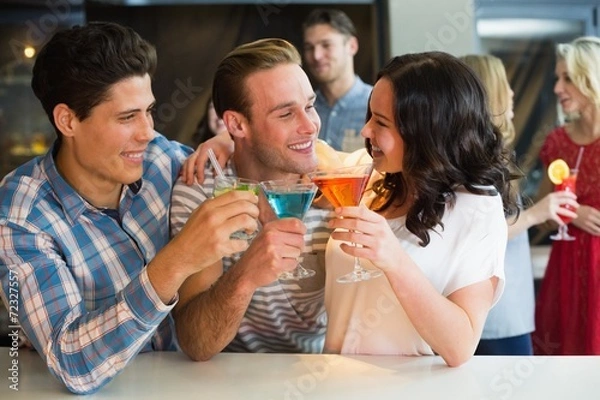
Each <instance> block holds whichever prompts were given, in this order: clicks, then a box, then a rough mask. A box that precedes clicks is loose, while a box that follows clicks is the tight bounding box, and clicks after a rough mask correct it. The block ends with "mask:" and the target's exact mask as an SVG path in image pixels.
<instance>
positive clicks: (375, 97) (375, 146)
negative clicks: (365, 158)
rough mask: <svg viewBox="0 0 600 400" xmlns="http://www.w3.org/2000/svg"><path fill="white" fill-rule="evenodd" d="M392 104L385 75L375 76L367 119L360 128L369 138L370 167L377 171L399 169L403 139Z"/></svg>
mask: <svg viewBox="0 0 600 400" xmlns="http://www.w3.org/2000/svg"><path fill="white" fill-rule="evenodd" d="M394 104H395V101H394V92H393V86H392V83H391V82H390V81H389V79H387V78H382V79H379V80H378V81H377V83H375V86H374V87H373V92H372V93H371V99H370V101H369V109H370V111H371V118H369V120H368V121H367V123H366V124H365V127H364V128H363V129H362V131H361V135H362V136H364V137H365V138H367V139H370V140H371V146H372V149H371V150H372V151H371V155H372V156H373V166H374V168H375V169H376V170H377V171H379V172H389V173H395V172H400V171H402V162H403V160H404V141H403V140H402V137H401V136H400V132H399V131H398V128H397V124H396V122H395V121H396V120H395V117H394Z"/></svg>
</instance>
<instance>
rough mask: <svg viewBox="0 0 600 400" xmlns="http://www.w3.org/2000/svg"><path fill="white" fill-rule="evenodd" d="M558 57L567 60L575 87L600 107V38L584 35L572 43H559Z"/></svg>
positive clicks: (557, 48)
mask: <svg viewBox="0 0 600 400" xmlns="http://www.w3.org/2000/svg"><path fill="white" fill-rule="evenodd" d="M556 57H557V59H558V60H564V61H565V63H566V66H567V71H568V73H569V78H571V81H572V82H573V84H574V85H575V87H577V89H579V91H580V92H581V93H582V94H583V95H584V96H585V97H587V98H588V99H590V100H591V101H592V102H593V103H594V104H595V105H596V107H600V39H599V38H597V37H595V36H583V37H580V38H577V39H575V40H573V41H572V42H571V43H563V44H559V45H558V46H557V47H556Z"/></svg>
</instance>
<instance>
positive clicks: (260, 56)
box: [212, 38, 302, 118]
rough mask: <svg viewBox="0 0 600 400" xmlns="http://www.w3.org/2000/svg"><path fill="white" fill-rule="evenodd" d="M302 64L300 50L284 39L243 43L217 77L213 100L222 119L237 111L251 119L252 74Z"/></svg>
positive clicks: (233, 52)
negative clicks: (227, 111)
mask: <svg viewBox="0 0 600 400" xmlns="http://www.w3.org/2000/svg"><path fill="white" fill-rule="evenodd" d="M284 64H297V65H302V58H301V57H300V53H298V50H297V49H296V48H295V47H294V45H293V44H291V43H290V42H288V41H287V40H284V39H278V38H266V39H259V40H256V41H254V42H251V43H246V44H242V45H241V46H238V47H236V48H235V49H233V50H232V51H231V52H229V54H227V55H226V56H225V58H224V59H223V60H222V61H221V63H220V64H219V66H218V67H217V71H216V73H215V76H214V80H213V95H212V100H213V104H214V106H215V111H216V112H217V115H218V116H219V118H223V113H224V112H225V111H226V110H233V111H237V112H240V113H242V114H244V115H245V116H246V117H248V118H250V106H251V104H250V94H249V93H248V90H246V79H247V78H248V76H249V75H251V74H253V73H255V72H257V71H264V70H268V69H271V68H275V67H276V66H278V65H284Z"/></svg>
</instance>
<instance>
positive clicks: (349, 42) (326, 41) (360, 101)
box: [302, 9, 373, 152]
mask: <svg viewBox="0 0 600 400" xmlns="http://www.w3.org/2000/svg"><path fill="white" fill-rule="evenodd" d="M302 27H303V31H304V64H305V67H306V68H307V69H308V71H309V72H310V75H311V76H312V78H313V81H314V82H315V83H316V86H317V90H316V92H317V100H316V102H315V108H316V109H317V113H318V114H319V117H320V118H321V132H320V134H319V138H320V139H323V140H324V141H326V142H327V143H328V144H329V145H330V146H332V147H333V148H334V149H336V150H341V151H347V152H350V151H354V150H356V149H358V148H362V147H364V139H363V138H362V137H361V136H360V131H361V130H362V128H363V126H364V124H365V117H366V114H367V103H368V101H369V95H370V94H371V90H372V89H373V86H371V85H368V84H366V83H364V82H363V81H362V80H361V79H360V77H359V76H358V75H356V74H355V73H354V55H355V54H356V53H357V52H358V38H357V37H356V28H355V27H354V24H353V23H352V21H351V20H350V18H349V17H348V16H347V15H346V14H345V13H344V12H342V11H340V10H334V9H316V10H313V11H312V12H311V13H310V14H309V15H308V16H307V17H306V19H305V20H304V23H303V25H302Z"/></svg>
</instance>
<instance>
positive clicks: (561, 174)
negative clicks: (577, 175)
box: [548, 158, 570, 185]
mask: <svg viewBox="0 0 600 400" xmlns="http://www.w3.org/2000/svg"><path fill="white" fill-rule="evenodd" d="M569 173H570V171H569V165H568V164H567V163H566V161H565V160H563V159H561V158H557V159H556V160H554V161H552V162H551V163H550V165H548V178H550V181H551V182H552V183H554V184H555V185H560V184H561V183H562V182H563V180H564V179H565V178H568V177H569Z"/></svg>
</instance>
